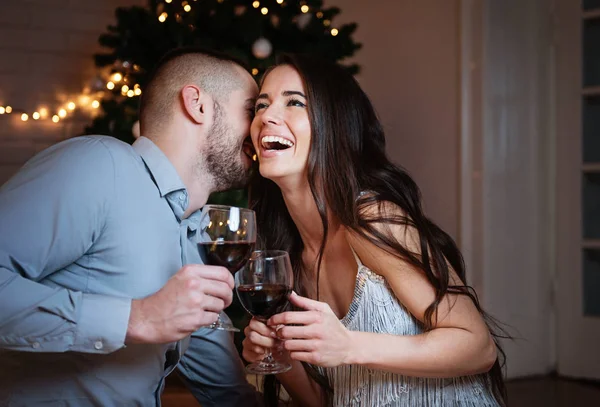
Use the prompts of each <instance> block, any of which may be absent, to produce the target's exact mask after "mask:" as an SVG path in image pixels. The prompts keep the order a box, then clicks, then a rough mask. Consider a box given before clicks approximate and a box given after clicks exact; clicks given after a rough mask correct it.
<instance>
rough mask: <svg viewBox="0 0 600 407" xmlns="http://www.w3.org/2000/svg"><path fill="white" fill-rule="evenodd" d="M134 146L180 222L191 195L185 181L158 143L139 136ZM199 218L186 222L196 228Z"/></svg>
mask: <svg viewBox="0 0 600 407" xmlns="http://www.w3.org/2000/svg"><path fill="white" fill-rule="evenodd" d="M133 148H134V149H135V151H137V152H138V154H139V155H140V157H142V160H144V163H145V164H146V168H148V171H149V172H150V175H151V176H152V179H153V180H154V183H155V184H156V187H157V188H158V191H159V192H160V196H161V197H162V198H165V199H166V200H167V202H168V204H169V206H170V207H171V209H172V210H173V213H174V214H175V217H176V218H177V220H178V221H179V222H181V221H182V220H183V215H184V213H185V211H186V209H187V207H188V205H189V197H188V193H187V190H186V188H185V185H184V184H183V181H182V180H181V178H180V177H179V174H178V173H177V170H176V169H175V167H173V164H172V163H171V161H170V160H169V159H168V158H167V156H166V155H165V154H164V153H163V152H162V151H161V149H160V148H158V146H157V145H156V144H154V143H153V142H152V141H151V140H150V139H148V138H146V137H139V138H138V139H137V140H136V141H135V143H133ZM198 222H199V219H196V218H194V219H189V220H187V221H186V222H185V223H186V225H187V226H188V227H189V228H190V229H191V230H195V229H196V228H197V224H198Z"/></svg>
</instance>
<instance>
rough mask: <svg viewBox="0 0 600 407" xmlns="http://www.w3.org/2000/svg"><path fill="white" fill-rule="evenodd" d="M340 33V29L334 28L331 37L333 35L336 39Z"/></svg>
mask: <svg viewBox="0 0 600 407" xmlns="http://www.w3.org/2000/svg"><path fill="white" fill-rule="evenodd" d="M338 32H339V31H338V29H337V28H332V29H331V35H333V36H334V37H335V36H336V35H338Z"/></svg>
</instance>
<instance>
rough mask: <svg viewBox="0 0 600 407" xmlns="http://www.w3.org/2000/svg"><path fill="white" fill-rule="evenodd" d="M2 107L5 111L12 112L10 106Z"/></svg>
mask: <svg viewBox="0 0 600 407" xmlns="http://www.w3.org/2000/svg"><path fill="white" fill-rule="evenodd" d="M4 109H5V110H6V113H12V107H10V106H6V107H5V108H4Z"/></svg>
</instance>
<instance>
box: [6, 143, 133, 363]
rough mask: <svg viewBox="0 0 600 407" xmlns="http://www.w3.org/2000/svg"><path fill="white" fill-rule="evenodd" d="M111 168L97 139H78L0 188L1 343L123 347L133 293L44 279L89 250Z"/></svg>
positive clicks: (35, 348) (106, 205) (108, 193)
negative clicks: (89, 290) (99, 290)
mask: <svg viewBox="0 0 600 407" xmlns="http://www.w3.org/2000/svg"><path fill="white" fill-rule="evenodd" d="M114 174H115V170H114V162H113V160H112V156H111V154H110V152H109V150H108V149H107V148H106V147H105V146H104V144H103V143H102V142H101V141H100V139H99V138H96V137H78V138H75V139H71V140H68V141H65V142H62V143H59V144H57V145H55V146H53V147H51V148H49V149H47V150H45V151H43V152H42V153H40V154H38V155H36V156H35V157H34V158H32V159H31V160H30V161H29V162H28V163H27V164H25V166H24V167H23V168H22V169H21V170H20V171H19V172H18V173H17V174H16V175H15V176H14V177H13V178H12V179H10V180H9V181H8V182H7V183H6V184H4V185H3V186H2V188H0V231H1V232H0V349H8V350H16V351H31V352H66V351H76V352H86V353H110V352H113V351H115V350H117V349H120V348H122V347H123V346H124V340H125V335H126V332H127V324H128V321H129V313H130V310H131V300H130V299H126V298H117V297H108V296H103V295H95V294H88V293H85V287H71V288H73V289H66V288H63V287H59V286H57V285H55V284H52V283H51V279H47V280H45V279H46V278H47V277H48V276H50V275H52V274H53V273H55V272H57V271H59V270H65V269H68V267H69V265H71V264H73V263H75V262H77V261H78V260H79V259H81V258H82V256H83V255H84V254H85V253H86V252H88V250H90V248H92V246H93V244H94V241H95V239H96V238H97V236H98V235H99V234H100V233H101V232H102V228H103V226H104V222H105V219H106V215H107V212H108V210H109V209H110V205H111V203H112V199H111V198H112V196H113V193H114V189H115V175H114Z"/></svg>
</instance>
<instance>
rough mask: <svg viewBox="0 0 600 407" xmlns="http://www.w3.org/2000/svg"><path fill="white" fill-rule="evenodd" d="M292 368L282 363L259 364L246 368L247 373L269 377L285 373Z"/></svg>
mask: <svg viewBox="0 0 600 407" xmlns="http://www.w3.org/2000/svg"><path fill="white" fill-rule="evenodd" d="M291 368H292V365H290V364H289V363H281V362H276V361H273V362H258V363H252V364H250V365H248V366H246V372H248V373H251V374H259V375H267V374H279V373H285V372H287V371H289V370H290V369H291Z"/></svg>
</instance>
